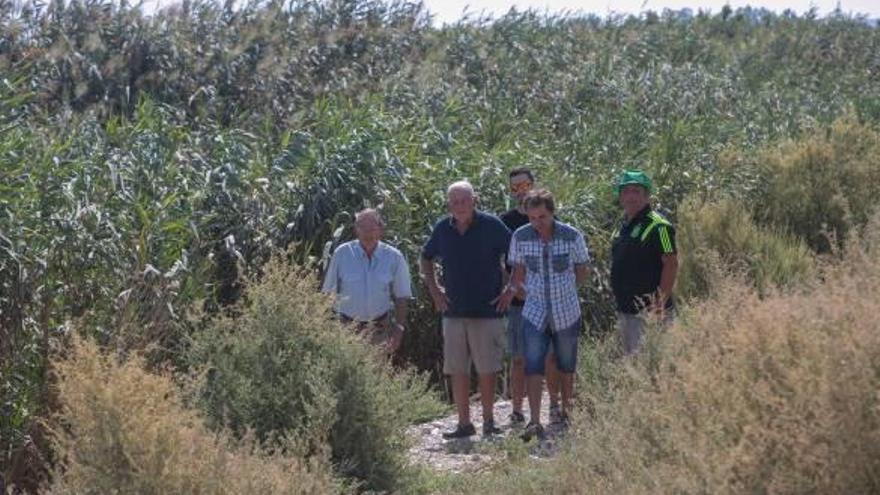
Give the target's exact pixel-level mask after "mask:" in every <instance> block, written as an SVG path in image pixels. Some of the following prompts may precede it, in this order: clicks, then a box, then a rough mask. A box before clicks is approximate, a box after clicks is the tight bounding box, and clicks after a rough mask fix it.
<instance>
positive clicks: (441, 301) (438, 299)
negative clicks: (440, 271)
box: [430, 285, 450, 313]
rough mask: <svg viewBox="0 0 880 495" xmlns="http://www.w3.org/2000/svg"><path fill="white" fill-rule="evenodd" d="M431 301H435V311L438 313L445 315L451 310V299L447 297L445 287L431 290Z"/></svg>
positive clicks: (435, 287) (436, 287)
mask: <svg viewBox="0 0 880 495" xmlns="http://www.w3.org/2000/svg"><path fill="white" fill-rule="evenodd" d="M430 293H431V300H433V301H434V309H435V310H436V311H437V312H438V313H444V312H446V310H448V309H449V303H450V301H449V297H447V296H446V290H445V289H444V288H443V287H440V286H439V285H438V286H434V287H432V288H431V289H430Z"/></svg>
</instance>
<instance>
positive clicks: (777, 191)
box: [755, 117, 880, 252]
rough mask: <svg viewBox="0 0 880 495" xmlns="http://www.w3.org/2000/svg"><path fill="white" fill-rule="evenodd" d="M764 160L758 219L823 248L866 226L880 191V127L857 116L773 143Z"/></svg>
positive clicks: (761, 160)
mask: <svg viewBox="0 0 880 495" xmlns="http://www.w3.org/2000/svg"><path fill="white" fill-rule="evenodd" d="M758 160H759V168H760V170H761V173H762V176H761V180H762V182H763V184H762V187H761V188H760V191H761V194H760V197H758V198H756V208H755V213H756V216H757V218H758V219H759V220H760V221H761V222H763V223H766V224H769V225H774V226H778V227H780V228H783V229H786V230H787V231H788V232H790V233H792V234H795V235H797V236H799V237H801V238H803V239H805V240H806V241H807V243H808V244H809V245H810V247H812V248H813V249H815V250H817V251H819V252H828V251H830V250H832V249H835V248H838V247H840V243H842V242H843V240H844V239H846V237H847V235H848V234H849V233H850V231H851V230H852V229H853V228H855V227H860V226H863V225H865V223H866V222H867V220H868V218H869V216H870V214H871V213H872V211H873V208H874V205H875V203H876V199H877V196H878V194H880V132H877V131H875V130H873V129H872V128H871V127H870V126H867V125H863V124H860V123H859V122H857V121H856V120H855V118H854V117H847V118H842V119H839V120H837V121H836V122H834V124H833V125H832V126H831V127H830V128H829V129H827V130H826V129H822V130H818V131H816V132H814V133H812V134H811V135H809V136H806V137H802V138H798V139H796V140H792V141H789V142H786V143H784V144H782V145H780V146H778V147H774V148H771V149H769V150H767V151H766V152H764V153H763V154H760V155H759V158H758ZM832 242H836V243H837V244H832Z"/></svg>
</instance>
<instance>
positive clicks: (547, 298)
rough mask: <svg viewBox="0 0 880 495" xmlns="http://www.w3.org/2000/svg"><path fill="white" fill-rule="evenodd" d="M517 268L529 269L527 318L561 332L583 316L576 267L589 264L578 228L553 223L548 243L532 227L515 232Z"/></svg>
mask: <svg viewBox="0 0 880 495" xmlns="http://www.w3.org/2000/svg"><path fill="white" fill-rule="evenodd" d="M508 259H509V260H510V263H511V264H513V265H524V266H525V268H526V280H525V290H526V302H525V306H523V313H522V314H523V317H524V318H525V319H527V320H528V321H529V322H530V323H532V324H533V325H535V326H536V327H537V328H539V329H542V330H543V329H544V328H545V327H547V326H549V327H550V329H552V330H553V331H560V330H564V329H566V328H569V327H571V326H572V325H574V324H575V323H576V322H577V321H578V318H580V317H581V306H580V302H579V301H578V295H577V282H576V281H575V271H574V267H575V265H581V264H584V263H589V261H590V255H589V253H588V252H587V244H586V242H584V236H583V235H582V234H581V233H580V232H578V230H577V229H575V228H574V227H572V226H570V225H568V224H565V223H562V222H559V221H554V222H553V234H552V237H551V239H550V242H546V243H545V242H544V241H542V240H541V238H540V236H539V235H538V231H537V230H535V229H534V227H532V226H531V225H523V226H522V227H520V228H518V229H517V230H516V232H514V233H513V238H512V239H511V242H510V254H509V256H508Z"/></svg>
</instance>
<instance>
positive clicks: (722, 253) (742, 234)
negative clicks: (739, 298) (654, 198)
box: [676, 199, 814, 299]
mask: <svg viewBox="0 0 880 495" xmlns="http://www.w3.org/2000/svg"><path fill="white" fill-rule="evenodd" d="M677 229H678V230H677V242H678V249H679V252H680V254H679V262H680V266H681V269H680V271H679V276H678V280H677V283H676V292H677V293H678V294H679V295H681V296H682V297H684V298H685V299H687V298H691V297H695V296H704V295H706V294H708V293H709V292H710V291H711V290H712V287H711V282H712V280H714V279H716V278H717V271H718V270H722V271H726V272H728V273H733V272H736V273H738V274H739V275H740V276H742V277H743V278H744V279H746V280H748V281H749V283H751V284H752V285H754V286H755V288H757V290H758V291H759V293H763V292H765V291H766V290H772V289H774V288H778V287H792V286H797V285H799V284H802V283H804V282H805V281H807V280H808V279H809V277H810V275H811V274H812V272H813V265H814V263H813V257H812V254H811V253H810V250H809V249H808V248H807V247H806V245H805V244H804V243H803V242H801V241H800V240H798V239H796V238H792V237H791V236H788V235H785V234H782V233H778V232H774V231H772V230H768V229H766V228H764V227H760V226H758V225H756V224H755V222H754V221H753V220H752V216H751V212H750V210H749V208H748V207H747V206H745V205H743V204H742V203H740V202H738V201H735V200H733V199H722V200H720V201H717V202H714V203H705V202H698V201H695V200H689V201H686V202H685V203H684V204H683V205H681V206H680V207H679V210H678V224H677Z"/></svg>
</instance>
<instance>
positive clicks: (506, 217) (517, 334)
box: [500, 168, 560, 424]
mask: <svg viewBox="0 0 880 495" xmlns="http://www.w3.org/2000/svg"><path fill="white" fill-rule="evenodd" d="M509 182H510V198H511V199H512V200H513V204H514V207H513V208H511V209H510V210H508V211H506V212H504V213H502V214H501V215H500V218H501V221H502V222H504V225H506V226H507V228H508V229H510V232H514V231H516V229H518V228H520V227H522V226H523V225H528V223H529V217H528V215H526V212H525V210H524V208H523V199H525V197H526V194H528V192H529V191H530V190H532V186H534V184H535V176H534V174H533V173H532V171H531V170H530V169H528V168H515V169H513V170H511V171H510V174H509ZM524 301H525V294H524V293H520V294H517V295H516V297H515V298H514V299H513V302H512V303H511V304H510V308H508V310H507V351H508V355H509V356H510V401H511V404H512V406H513V412H512V413H511V415H510V422H511V424H517V423H524V422H525V416H524V415H523V412H522V405H523V397H524V396H525V380H526V378H525V360H524V356H525V354H524V352H525V341H524V336H523V332H522V309H523V304H524ZM544 369H545V375H546V377H545V380H546V382H547V392H548V394H549V395H550V421H551V422H556V421H558V420H559V418H560V410H559V379H558V371H557V369H556V359H555V357H554V355H553V350H552V345H551V350H550V352H549V353H548V356H547V359H546V362H545V366H544Z"/></svg>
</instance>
